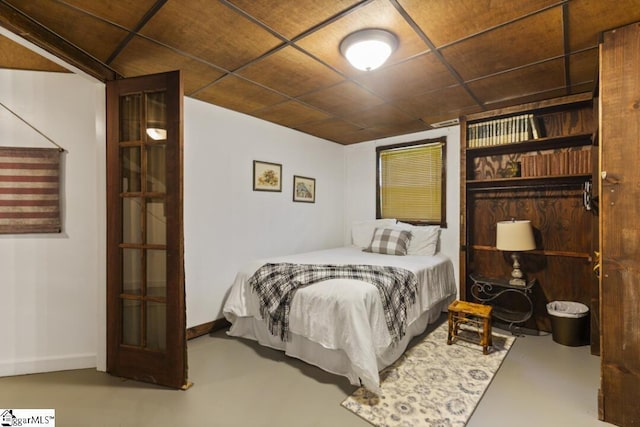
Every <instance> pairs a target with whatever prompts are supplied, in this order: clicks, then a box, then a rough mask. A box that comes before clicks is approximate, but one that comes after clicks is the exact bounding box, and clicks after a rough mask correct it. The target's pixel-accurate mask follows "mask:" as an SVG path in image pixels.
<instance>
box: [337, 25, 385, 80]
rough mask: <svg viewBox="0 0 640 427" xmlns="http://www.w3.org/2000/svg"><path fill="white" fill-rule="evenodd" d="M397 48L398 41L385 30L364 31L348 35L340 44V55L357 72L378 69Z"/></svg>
mask: <svg viewBox="0 0 640 427" xmlns="http://www.w3.org/2000/svg"><path fill="white" fill-rule="evenodd" d="M396 47H398V39H397V38H396V36H395V35H394V34H393V33H390V32H389V31H385V30H378V29H366V30H360V31H356V32H355V33H351V34H349V35H348V36H347V37H345V38H344V39H343V40H342V42H341V43H340V53H342V55H343V56H344V57H345V58H347V60H348V61H349V63H350V64H351V65H353V66H354V67H355V68H357V69H358V70H362V71H371V70H375V69H376V68H378V67H380V66H381V65H382V64H384V63H385V61H386V60H387V59H388V58H389V56H390V55H391V54H392V53H393V51H394V50H395V49H396Z"/></svg>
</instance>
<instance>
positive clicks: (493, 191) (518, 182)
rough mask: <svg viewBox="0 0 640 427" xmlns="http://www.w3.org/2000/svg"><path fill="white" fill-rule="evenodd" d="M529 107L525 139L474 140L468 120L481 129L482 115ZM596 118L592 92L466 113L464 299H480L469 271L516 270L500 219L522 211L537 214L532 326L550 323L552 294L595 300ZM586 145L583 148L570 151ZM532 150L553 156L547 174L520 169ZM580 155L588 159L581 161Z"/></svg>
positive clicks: (527, 257) (524, 260)
mask: <svg viewBox="0 0 640 427" xmlns="http://www.w3.org/2000/svg"><path fill="white" fill-rule="evenodd" d="M525 114H530V115H533V118H534V120H536V121H537V122H538V124H539V132H540V133H539V137H538V138H535V139H534V138H532V137H531V132H529V137H528V138H524V139H523V138H520V139H523V140H521V141H519V142H510V143H502V144H498V145H484V146H473V147H468V138H467V136H468V129H469V126H471V125H475V126H474V127H475V129H474V131H473V132H476V131H477V128H478V125H477V124H479V123H480V124H482V123H487V122H492V121H493V122H497V121H499V120H500V119H504V118H506V119H507V121H508V119H509V117H512V116H522V115H525ZM596 121H597V119H596V117H595V116H594V100H593V98H592V95H591V94H590V93H588V94H579V95H571V96H566V97H562V98H556V99H551V100H546V101H541V102H534V103H529V104H525V105H520V106H515V107H509V108H504V109H500V110H494V111H487V112H482V113H478V114H473V115H469V116H466V117H461V118H460V128H461V153H460V159H461V169H460V170H461V177H460V178H461V179H460V182H461V195H460V201H461V230H460V242H461V248H460V277H461V284H460V296H461V299H464V300H468V301H473V298H472V295H471V292H470V289H471V286H472V284H473V281H472V280H470V279H469V274H476V275H482V276H488V277H505V278H506V277H508V276H509V275H510V273H511V269H512V263H511V258H510V256H509V255H510V254H508V253H504V252H502V251H498V250H495V233H496V223H497V222H498V221H504V220H509V219H512V218H515V219H527V220H530V221H531V223H532V225H533V228H534V235H535V238H536V245H537V247H536V250H535V251H529V252H524V253H522V254H521V264H522V268H523V271H524V272H525V274H526V275H527V278H528V279H529V280H532V279H536V281H537V282H538V283H539V286H536V289H535V290H534V293H533V295H532V300H533V304H534V308H533V316H532V317H531V319H529V321H528V323H527V324H526V325H525V326H526V327H527V328H530V329H537V330H541V331H550V330H551V320H550V318H549V316H548V313H547V311H546V304H547V303H549V302H551V301H555V300H571V301H578V302H581V303H583V304H586V305H588V306H590V307H591V306H592V305H593V303H592V298H593V295H592V293H593V288H592V284H593V281H597V279H596V278H595V276H594V275H593V273H592V263H593V259H592V257H591V256H590V254H593V251H594V249H595V248H597V238H598V236H597V233H594V230H597V226H596V227H595V228H594V224H597V216H596V214H594V210H593V209H592V210H587V209H586V208H585V207H584V205H583V198H584V186H585V182H590V181H591V180H592V178H593V173H594V171H595V170H596V169H594V168H595V167H596V166H597V147H595V143H594V134H595V132H596ZM480 126H482V125H480ZM476 145H477V143H476ZM579 151H584V153H579V154H563V153H568V152H579ZM545 156H546V157H545ZM525 157H529V159H528V160H526V161H528V162H530V164H535V166H536V167H539V166H540V165H539V164H538V163H531V162H540V161H544V162H546V165H545V166H546V169H543V168H540V171H541V172H544V174H540V175H539V176H538V175H535V176H518V175H517V171H519V172H520V174H522V172H523V171H522V165H520V168H518V167H517V163H518V162H522V161H523V158H525ZM531 158H534V159H533V160H531ZM578 159H579V161H580V162H582V163H581V164H577V165H576V164H574V163H573V162H574V161H578ZM559 162H563V163H562V165H560V163H559ZM514 163H515V164H516V166H514ZM514 173H515V176H514ZM529 173H531V171H529ZM465 278H466V279H465ZM595 312H596V313H597V310H596V311H595ZM594 333H596V334H597V331H592V335H593V334H594Z"/></svg>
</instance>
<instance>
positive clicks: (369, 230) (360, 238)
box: [351, 218, 396, 249]
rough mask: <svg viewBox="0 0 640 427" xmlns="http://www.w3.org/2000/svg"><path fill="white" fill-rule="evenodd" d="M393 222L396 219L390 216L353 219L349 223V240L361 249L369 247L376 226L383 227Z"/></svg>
mask: <svg viewBox="0 0 640 427" xmlns="http://www.w3.org/2000/svg"><path fill="white" fill-rule="evenodd" d="M395 223H396V220H395V219H392V218H385V219H373V220H367V221H353V223H352V224H351V242H352V243H353V244H354V245H355V246H358V247H359V248H361V249H364V248H366V247H369V245H370V244H371V239H372V238H373V232H374V231H375V229H376V227H379V228H385V227H389V226H392V225H395Z"/></svg>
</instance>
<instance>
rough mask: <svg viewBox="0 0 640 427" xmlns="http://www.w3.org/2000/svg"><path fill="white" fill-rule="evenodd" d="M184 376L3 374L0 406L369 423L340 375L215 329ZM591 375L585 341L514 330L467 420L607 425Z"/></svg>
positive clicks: (137, 419) (96, 421)
mask: <svg viewBox="0 0 640 427" xmlns="http://www.w3.org/2000/svg"><path fill="white" fill-rule="evenodd" d="M189 378H190V380H191V381H193V383H194V385H193V387H191V388H190V389H189V390H187V391H175V390H167V389H164V388H161V387H156V386H153V385H148V384H143V383H138V382H135V381H127V380H122V379H119V378H115V377H112V376H110V375H107V374H105V373H101V372H97V371H95V370H93V369H83V370H76V371H64V372H53V373H45V374H34V375H24V376H18V377H5V378H0V406H1V407H2V408H34V409H35V408H40V409H48V408H53V409H55V410H56V425H57V426H222V427H226V426H243V427H248V426H251V427H254V426H269V427H270V426H283V427H286V426H296V427H297V426H300V427H304V426H318V427H319V426H331V427H334V426H346V427H349V426H353V427H357V426H370V424H368V423H367V422H365V421H363V420H361V419H360V418H358V417H357V416H356V415H353V414H352V413H351V412H349V411H348V410H346V409H344V408H342V407H341V406H340V402H342V401H343V400H344V399H345V397H346V396H348V395H349V394H351V393H352V392H353V391H354V390H355V387H353V386H351V385H350V384H349V383H348V381H347V380H346V379H345V378H342V377H338V376H335V375H332V374H329V373H326V372H324V371H322V370H320V369H318V368H315V367H312V366H309V365H307V364H305V363H304V362H301V361H298V360H296V359H292V358H288V357H286V356H284V355H283V354H282V353H281V352H278V351H275V350H271V349H267V348H263V347H260V346H257V345H256V344H254V343H253V342H250V341H246V340H239V339H235V338H229V337H227V336H226V335H225V334H224V332H223V331H218V332H216V333H214V334H212V335H210V336H203V337H199V338H196V339H194V340H191V341H189ZM599 378H600V359H599V358H598V357H596V356H591V354H590V352H589V347H588V346H585V347H566V346H563V345H560V344H557V343H555V342H553V341H552V339H551V336H549V335H547V336H524V337H520V338H518V339H517V340H516V342H515V344H514V345H513V347H512V349H511V351H510V353H509V355H508V356H507V358H506V360H505V361H504V363H503V365H502V367H501V368H500V370H499V371H498V373H497V375H496V377H495V378H494V380H493V382H492V383H491V385H490V386H489V389H488V390H487V392H486V394H485V396H484V397H483V399H482V401H481V402H480V404H479V405H478V407H477V408H476V411H475V412H474V414H473V415H472V417H471V419H470V420H469V423H468V424H467V426H468V427H479V426H492V427H493V426H497V427H499V426H514V425H517V426H519V427H526V426H547V427H553V426H558V427H560V426H562V427H564V426H581V427H589V426H600V427H604V426H609V425H610V424H607V423H602V422H600V421H598V419H597V392H598V387H599Z"/></svg>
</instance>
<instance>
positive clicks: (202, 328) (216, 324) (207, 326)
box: [187, 318, 231, 340]
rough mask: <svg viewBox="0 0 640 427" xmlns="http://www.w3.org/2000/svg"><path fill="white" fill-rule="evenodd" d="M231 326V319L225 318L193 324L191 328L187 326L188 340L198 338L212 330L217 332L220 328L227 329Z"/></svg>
mask: <svg viewBox="0 0 640 427" xmlns="http://www.w3.org/2000/svg"><path fill="white" fill-rule="evenodd" d="M229 326H231V323H229V321H228V320H227V319H225V318H222V319H217V320H213V321H211V322H207V323H202V324H200V325H196V326H192V327H190V328H187V340H190V339H193V338H198V337H201V336H202V335H206V334H210V333H211V332H215V331H218V330H220V329H226V328H228V327H229Z"/></svg>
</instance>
